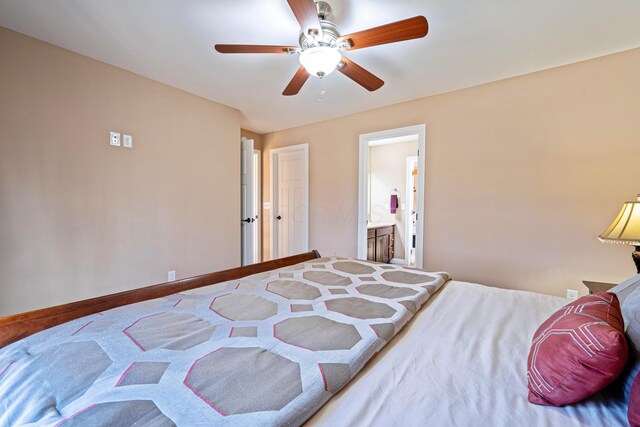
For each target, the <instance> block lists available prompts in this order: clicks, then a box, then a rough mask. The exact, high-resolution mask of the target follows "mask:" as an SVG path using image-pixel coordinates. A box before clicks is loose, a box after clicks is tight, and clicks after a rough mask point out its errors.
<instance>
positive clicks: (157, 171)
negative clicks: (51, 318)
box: [0, 28, 240, 316]
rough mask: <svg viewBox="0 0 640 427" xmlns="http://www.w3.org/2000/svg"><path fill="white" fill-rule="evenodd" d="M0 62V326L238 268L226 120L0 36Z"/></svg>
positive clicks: (231, 146)
mask: <svg viewBox="0 0 640 427" xmlns="http://www.w3.org/2000/svg"><path fill="white" fill-rule="evenodd" d="M0 56H1V58H2V60H1V61H2V66H1V67H0V254H1V255H0V316H2V315H6V314H10V313H16V312H21V311H25V310H30V309H35V308H40V307H44V306H50V305H53V304H59V303H63V302H67V301H72V300H77V299H81V298H87V297H92V296H96V295H101V294H107V293H111V292H116V291H121V290H125V289H130V288H135V287H139V286H142V285H146V284H152V283H158V282H164V281H166V279H167V271H169V270H176V271H177V276H178V277H179V278H180V277H186V276H192V275H195V274H200V273H206V272H209V271H214V270H219V269H222V268H228V267H233V266H237V265H239V262H240V227H239V226H237V227H236V226H235V224H238V218H239V215H240V212H239V210H240V207H239V205H240V197H239V187H240V182H239V181H240V172H239V165H240V150H239V148H238V141H239V139H240V113H239V112H238V111H237V110H234V109H231V108H228V107H225V106H222V105H220V104H216V103H214V102H211V101H208V100H205V99H203V98H199V97H196V96H194V95H190V94H188V93H185V92H182V91H179V90H177V89H173V88H171V87H168V86H165V85H162V84H159V83H157V82H154V81H151V80H148V79H145V78H142V77H139V76H137V75H134V74H131V73H129V72H126V71H123V70H120V69H117V68H114V67H111V66H109V65H106V64H103V63H100V62H97V61H94V60H92V59H89V58H86V57H83V56H81V55H77V54H75V53H72V52H69V51H66V50H64V49H61V48H58V47H54V46H52V45H49V44H45V43H43V42H40V41H37V40H34V39H31V38H28V37H25V36H23V35H20V34H18V33H14V32H11V31H9V30H6V29H2V28H0ZM110 130H114V131H118V132H126V133H130V134H131V135H133V142H134V148H133V149H131V150H128V149H125V148H121V147H110V146H109V145H108V136H109V131H110ZM232 224H233V225H234V226H230V225H232Z"/></svg>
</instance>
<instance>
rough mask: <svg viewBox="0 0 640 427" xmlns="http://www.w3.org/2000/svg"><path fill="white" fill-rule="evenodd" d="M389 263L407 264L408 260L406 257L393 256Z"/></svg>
mask: <svg viewBox="0 0 640 427" xmlns="http://www.w3.org/2000/svg"><path fill="white" fill-rule="evenodd" d="M389 264H398V265H406V264H407V260H406V259H404V258H391V260H390V261H389Z"/></svg>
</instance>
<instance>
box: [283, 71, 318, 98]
mask: <svg viewBox="0 0 640 427" xmlns="http://www.w3.org/2000/svg"><path fill="white" fill-rule="evenodd" d="M310 75H311V74H309V73H308V72H307V70H305V69H304V67H300V69H299V70H298V72H297V73H296V75H295V76H293V78H292V79H291V81H290V82H289V84H288V85H287V87H286V88H285V90H284V92H282V94H283V95H284V96H291V95H297V94H298V92H300V89H302V86H303V85H304V84H305V83H306V81H307V79H308V78H309V76H310Z"/></svg>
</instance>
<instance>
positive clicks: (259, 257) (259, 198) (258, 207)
mask: <svg viewBox="0 0 640 427" xmlns="http://www.w3.org/2000/svg"><path fill="white" fill-rule="evenodd" d="M253 156H254V159H253V161H254V166H255V168H254V171H255V172H256V173H255V176H254V181H255V182H256V188H255V194H254V200H255V201H256V206H255V208H256V214H257V216H258V218H256V224H257V227H256V234H257V236H256V242H255V243H254V244H255V245H256V250H257V254H256V262H262V215H263V213H262V150H256V149H255V148H254V149H253ZM256 156H257V157H258V160H257V161H256V159H255V157H256Z"/></svg>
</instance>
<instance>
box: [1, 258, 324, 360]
mask: <svg viewBox="0 0 640 427" xmlns="http://www.w3.org/2000/svg"><path fill="white" fill-rule="evenodd" d="M316 258H320V254H319V253H318V251H316V250H314V251H312V252H307V253H304V254H300V255H294V256H290V257H287V258H280V259H275V260H272V261H266V262H261V263H259V264H253V265H247V266H244V267H238V268H233V269H230V270H224V271H217V272H215V273H209V274H203V275H201V276H195V277H191V278H188V279H182V280H177V281H175V282H170V283H162V284H159V285H152V286H146V287H144V288H138V289H132V290H130V291H124V292H119V293H117V294H111V295H105V296H101V297H97V298H91V299H87V300H83V301H77V302H71V303H68V304H62V305H57V306H54V307H49V308H43V309H40V310H35V311H29V312H27V313H20V314H14V315H12V316H7V317H2V318H0V348H3V347H5V346H7V345H9V344H11V343H13V342H15V341H18V340H20V339H22V338H25V337H28V336H29V335H32V334H35V333H36V332H40V331H43V330H45V329H48V328H51V327H53V326H57V325H61V324H63V323H66V322H69V321H70V320H74V319H78V318H80V317H84V316H88V315H90V314H94V313H99V312H101V311H105V310H110V309H112V308H116V307H120V306H123V305H128V304H133V303H136V302H141V301H147V300H150V299H155V298H160V297H164V296H167V295H172V294H175V293H178V292H184V291H188V290H190V289H197V288H201V287H203V286H209V285H213V284H215V283H221V282H226V281H228V280H235V279H240V278H242V277H245V276H250V275H252V274H257V273H262V272H265V271H269V270H275V269H278V268H282V267H288V266H290V265H294V264H298V263H301V262H304V261H310V260H312V259H316Z"/></svg>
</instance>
